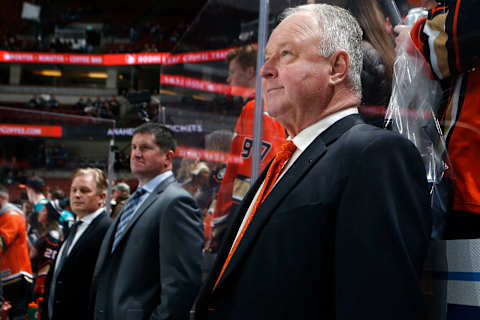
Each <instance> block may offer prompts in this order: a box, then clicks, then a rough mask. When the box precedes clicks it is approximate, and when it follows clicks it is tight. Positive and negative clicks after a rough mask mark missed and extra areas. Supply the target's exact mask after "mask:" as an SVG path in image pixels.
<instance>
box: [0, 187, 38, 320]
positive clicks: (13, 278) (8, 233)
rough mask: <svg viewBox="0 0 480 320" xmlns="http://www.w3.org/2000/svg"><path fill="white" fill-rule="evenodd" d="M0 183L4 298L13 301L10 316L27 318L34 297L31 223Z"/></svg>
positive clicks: (0, 265)
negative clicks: (29, 246) (28, 224)
mask: <svg viewBox="0 0 480 320" xmlns="http://www.w3.org/2000/svg"><path fill="white" fill-rule="evenodd" d="M8 200H9V193H8V189H7V188H6V187H5V186H3V185H0V269H1V270H0V271H1V277H2V280H1V281H2V284H3V297H4V298H5V299H6V300H8V301H10V303H11V304H12V309H11V310H10V313H9V319H13V320H24V319H25V315H26V313H27V305H28V303H29V302H30V301H31V299H32V282H33V275H32V267H31V264H30V259H29V256H28V246H27V225H26V223H25V219H24V217H23V215H22V212H21V211H20V210H19V209H18V208H17V207H15V206H14V205H13V204H11V203H9V202H8Z"/></svg>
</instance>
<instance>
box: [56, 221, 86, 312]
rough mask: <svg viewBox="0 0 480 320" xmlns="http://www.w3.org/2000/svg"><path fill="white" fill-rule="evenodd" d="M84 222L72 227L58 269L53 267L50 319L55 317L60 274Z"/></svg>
mask: <svg viewBox="0 0 480 320" xmlns="http://www.w3.org/2000/svg"><path fill="white" fill-rule="evenodd" d="M82 222H83V221H81V220H78V221H77V222H75V223H74V224H73V225H72V227H71V228H70V231H69V233H68V236H67V239H65V242H64V243H63V251H62V255H61V256H60V257H59V259H60V260H59V261H58V263H57V264H56V265H57V267H56V268H55V265H53V267H54V268H55V269H54V272H53V278H52V282H51V285H50V294H49V295H48V314H49V318H50V319H51V318H52V315H53V301H54V300H55V287H56V285H57V278H58V274H59V273H60V270H62V268H63V264H64V263H65V260H66V259H67V256H68V250H69V249H70V246H71V245H72V242H73V239H75V234H76V233H77V229H78V226H79V225H81V224H82Z"/></svg>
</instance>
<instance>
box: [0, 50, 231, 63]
mask: <svg viewBox="0 0 480 320" xmlns="http://www.w3.org/2000/svg"><path fill="white" fill-rule="evenodd" d="M230 50H231V48H230V49H220V50H209V51H199V52H187V53H179V54H170V53H167V52H159V53H115V54H78V53H49V52H22V51H2V50H0V62H6V63H42V64H43V63H45V64H79V65H96V66H113V65H146V64H167V65H173V64H182V63H198V62H206V61H215V60H224V59H225V57H226V55H227V53H228V51H230Z"/></svg>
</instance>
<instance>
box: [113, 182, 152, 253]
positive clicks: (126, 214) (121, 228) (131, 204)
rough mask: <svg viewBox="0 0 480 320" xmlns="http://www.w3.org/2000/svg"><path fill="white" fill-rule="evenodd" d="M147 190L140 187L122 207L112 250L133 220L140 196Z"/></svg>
mask: <svg viewBox="0 0 480 320" xmlns="http://www.w3.org/2000/svg"><path fill="white" fill-rule="evenodd" d="M146 192H147V190H145V189H143V188H141V187H140V188H138V189H137V191H135V193H134V194H133V195H132V196H131V197H130V199H128V200H127V202H125V205H124V206H123V208H122V211H121V212H120V221H119V222H118V225H117V231H116V232H115V237H114V240H113V245H112V252H113V250H115V248H116V246H117V244H118V241H119V240H120V238H121V236H122V235H123V233H124V232H125V230H126V229H127V226H128V223H129V222H130V220H132V217H133V213H134V212H135V209H136V208H137V205H138V202H139V200H140V197H141V196H143V195H144V194H145V193H146Z"/></svg>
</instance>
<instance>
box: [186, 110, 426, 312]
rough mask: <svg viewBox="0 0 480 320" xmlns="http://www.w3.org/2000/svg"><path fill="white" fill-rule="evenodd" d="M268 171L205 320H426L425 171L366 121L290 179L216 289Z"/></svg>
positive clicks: (203, 302)
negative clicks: (422, 278) (423, 286)
mask: <svg viewBox="0 0 480 320" xmlns="http://www.w3.org/2000/svg"><path fill="white" fill-rule="evenodd" d="M265 173H266V170H265V172H264V173H263V174H262V175H261V176H260V178H259V179H258V181H257V182H256V183H255V184H254V185H253V187H252V188H251V190H250V191H249V192H248V194H247V195H246V197H245V198H244V202H243V203H242V204H241V206H240V208H239V210H238V211H237V212H236V213H235V215H234V216H233V219H232V224H231V225H230V228H229V231H228V233H227V235H226V240H225V243H224V244H223V245H222V247H221V248H220V251H219V254H218V258H217V261H216V263H215V265H214V267H213V269H212V272H211V273H210V275H209V277H208V278H207V282H206V284H205V286H204V287H203V288H202V289H201V292H200V295H199V297H198V299H197V303H196V307H195V311H194V312H195V319H221V320H230V319H239V320H240V319H249V320H252V319H262V320H265V319H275V320H278V319H289V320H291V319H341V320H351V319H369V320H376V319H379V320H380V319H381V320H385V319H389V320H392V319H399V320H405V319H409V320H415V319H423V318H424V306H423V295H422V290H421V287H420V282H419V277H420V274H421V272H422V267H423V261H424V258H425V255H426V251H427V245H428V238H429V235H430V228H431V217H430V211H429V196H428V191H427V182H426V179H425V170H424V166H423V163H422V160H421V158H420V156H419V154H418V152H417V150H416V148H415V147H414V146H413V144H411V143H410V142H409V141H408V140H406V139H404V138H402V137H400V136H398V135H396V134H393V133H391V132H389V131H386V130H383V129H379V128H375V127H372V126H370V125H366V124H364V123H362V122H361V120H359V117H358V115H352V116H348V117H346V118H343V119H341V120H339V121H338V122H336V123H335V124H334V125H333V126H331V127H330V128H329V129H327V130H326V131H325V132H323V133H322V134H321V135H320V136H319V137H317V138H316V139H315V140H314V141H313V142H312V144H311V145H310V146H309V147H308V148H307V149H306V150H305V151H304V152H303V153H302V154H301V156H300V157H299V158H298V159H297V160H296V162H295V163H294V164H293V166H292V167H291V168H290V169H289V170H288V171H287V172H286V173H285V175H284V176H283V177H282V178H281V180H280V181H279V182H278V183H277V185H276V186H275V187H274V189H273V190H272V191H271V192H270V194H269V196H268V197H267V199H265V201H264V202H263V204H262V205H261V206H260V207H259V209H258V210H257V212H256V214H255V216H254V218H253V220H252V221H251V223H250V226H249V227H248V229H247V231H246V233H245V235H244V237H243V239H242V240H241V241H240V244H239V246H238V248H237V251H236V253H235V254H234V256H233V258H232V259H231V261H230V264H229V266H228V267H227V269H226V271H225V273H224V275H223V277H222V279H221V281H220V282H219V284H218V287H217V288H216V289H215V290H214V291H213V289H212V288H213V286H214V283H215V281H216V279H217V277H218V274H219V272H220V269H221V268H222V265H223V262H224V261H225V259H226V257H227V255H228V252H229V250H230V248H231V246H232V243H233V241H234V238H235V236H236V234H237V231H238V229H239V227H240V224H241V222H242V220H243V217H244V215H245V213H246V211H247V208H248V206H249V204H250V202H251V201H252V198H253V197H254V195H255V192H256V191H257V189H258V188H259V186H260V184H261V182H262V181H263V180H264V177H265ZM212 291H213V292H212Z"/></svg>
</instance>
